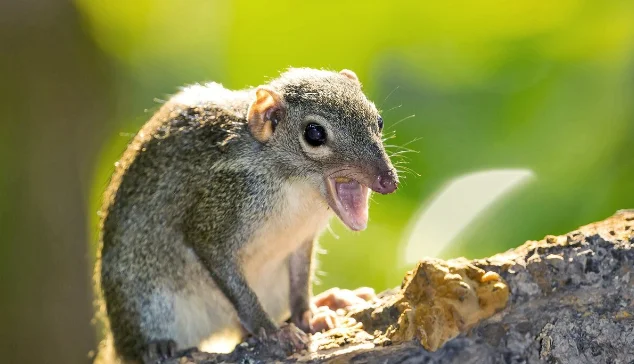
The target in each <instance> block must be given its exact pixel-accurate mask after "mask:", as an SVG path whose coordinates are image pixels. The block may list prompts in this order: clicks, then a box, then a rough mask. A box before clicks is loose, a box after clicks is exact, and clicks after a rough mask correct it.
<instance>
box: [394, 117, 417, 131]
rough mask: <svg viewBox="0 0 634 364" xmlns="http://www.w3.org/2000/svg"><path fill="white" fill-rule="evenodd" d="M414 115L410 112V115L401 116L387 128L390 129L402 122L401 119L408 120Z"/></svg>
mask: <svg viewBox="0 0 634 364" xmlns="http://www.w3.org/2000/svg"><path fill="white" fill-rule="evenodd" d="M415 116H416V115H415V114H412V115H410V116H406V117H404V118H402V119H401V120H399V121H397V122H395V123H394V124H392V125H390V127H389V128H388V130H390V129H392V128H394V127H395V126H397V125H398V124H400V123H402V122H403V121H405V120H409V119H411V118H413V117H415Z"/></svg>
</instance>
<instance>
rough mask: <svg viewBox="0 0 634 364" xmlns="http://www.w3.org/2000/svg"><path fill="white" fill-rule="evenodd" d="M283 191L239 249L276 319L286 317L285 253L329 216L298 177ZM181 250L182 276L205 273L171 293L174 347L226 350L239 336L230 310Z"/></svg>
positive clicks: (316, 230) (256, 288)
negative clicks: (272, 209)
mask: <svg viewBox="0 0 634 364" xmlns="http://www.w3.org/2000/svg"><path fill="white" fill-rule="evenodd" d="M285 195H286V198H285V199H283V200H282V201H280V204H279V206H278V207H277V208H276V209H275V211H277V213H275V214H272V215H271V216H268V217H267V219H268V220H267V222H266V223H265V224H263V228H262V229H260V230H259V231H258V232H257V233H256V234H254V238H253V240H252V241H251V242H250V243H249V244H247V245H246V248H245V250H244V251H243V252H242V254H241V257H242V261H243V269H244V274H245V276H246V279H247V281H248V282H249V285H250V287H251V288H252V289H253V290H254V291H255V293H256V295H257V296H258V299H259V300H260V303H261V304H262V306H263V307H264V309H265V311H266V312H267V313H268V314H269V315H270V316H271V317H272V318H273V319H274V320H277V321H278V322H282V321H283V320H284V319H286V318H288V317H289V276H288V274H289V273H288V266H287V258H288V256H289V255H290V254H291V253H292V252H293V251H295V250H296V249H297V248H298V247H299V246H300V245H301V244H303V243H304V242H306V241H308V240H311V239H313V238H314V237H316V236H318V235H319V234H320V232H321V231H322V230H323V229H324V228H325V227H326V225H327V223H328V219H329V218H330V216H331V212H330V210H329V209H328V207H327V205H326V204H325V203H323V202H321V201H322V199H321V197H320V196H318V193H317V192H316V191H314V189H312V188H309V187H308V186H306V185H304V184H303V183H300V182H296V183H291V184H289V187H287V191H286V194H285ZM306 201H312V202H311V203H309V202H306ZM187 256H188V258H187V260H188V262H187V263H188V264H187V266H188V268H187V270H189V272H187V274H188V276H190V275H189V274H192V275H191V276H197V277H203V276H204V277H205V279H195V280H192V281H191V282H192V285H190V286H189V287H188V289H187V292H191V294H188V295H183V294H182V293H180V294H179V295H177V296H176V295H175V297H174V298H173V302H174V308H175V313H176V322H175V327H174V333H173V334H174V336H173V337H174V338H175V340H176V342H177V344H178V346H179V347H180V348H187V347H193V346H198V347H199V348H200V349H201V350H204V351H210V352H229V351H231V350H233V348H234V346H235V345H236V344H237V343H239V341H240V339H241V336H242V331H241V326H240V324H239V321H238V318H237V315H236V312H235V310H234V309H233V306H232V305H231V304H230V303H229V301H228V300H227V299H226V298H225V297H224V294H223V293H222V292H221V291H220V290H219V289H218V288H217V287H216V285H215V283H214V282H213V280H212V279H211V278H209V277H208V274H207V272H205V271H204V267H203V266H202V265H201V264H200V263H199V261H198V259H197V258H196V256H195V255H194V254H193V252H189V253H188V254H187ZM191 276H190V277H191ZM193 282H198V283H197V284H194V283H193ZM163 298H165V297H163Z"/></svg>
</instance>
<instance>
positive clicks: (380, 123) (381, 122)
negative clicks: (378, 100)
mask: <svg viewBox="0 0 634 364" xmlns="http://www.w3.org/2000/svg"><path fill="white" fill-rule="evenodd" d="M378 123H379V131H380V130H383V118H382V117H380V116H379V119H378Z"/></svg>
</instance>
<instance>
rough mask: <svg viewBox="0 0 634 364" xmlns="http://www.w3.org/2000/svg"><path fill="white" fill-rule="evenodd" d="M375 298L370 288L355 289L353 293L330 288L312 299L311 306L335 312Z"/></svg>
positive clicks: (347, 290)
mask: <svg viewBox="0 0 634 364" xmlns="http://www.w3.org/2000/svg"><path fill="white" fill-rule="evenodd" d="M375 297H376V293H374V289H372V288H370V287H361V288H357V289H355V290H354V291H351V290H349V289H341V288H331V289H329V290H327V291H324V292H322V293H320V294H318V295H317V296H315V297H313V302H312V303H313V305H315V306H317V307H324V306H325V307H328V308H329V309H331V310H333V311H336V310H338V309H346V308H348V307H350V306H355V305H359V304H363V303H365V302H367V301H370V300H372V299H374V298H375Z"/></svg>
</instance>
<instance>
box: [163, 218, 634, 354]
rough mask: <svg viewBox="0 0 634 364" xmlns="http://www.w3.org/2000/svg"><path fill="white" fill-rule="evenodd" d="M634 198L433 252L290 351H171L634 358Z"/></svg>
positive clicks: (248, 347)
mask: <svg viewBox="0 0 634 364" xmlns="http://www.w3.org/2000/svg"><path fill="white" fill-rule="evenodd" d="M633 243H634V210H622V211H619V212H617V213H616V214H615V215H614V216H612V217H610V218H608V219H606V220H604V221H601V222H597V223H593V224H590V225H587V226H584V227H581V228H579V229H578V230H575V231H573V232H570V233H568V234H566V235H562V236H547V237H545V238H544V239H543V240H541V241H528V242H526V243H525V244H523V245H522V246H520V247H518V248H516V249H513V250H510V251H508V252H505V253H502V254H498V255H495V256H492V257H490V258H487V259H478V260H473V261H467V260H464V259H458V260H451V261H447V262H443V261H439V260H435V259H426V260H423V261H422V262H421V263H420V264H419V265H418V267H417V268H416V269H415V270H413V271H411V272H408V274H407V276H406V278H405V280H404V282H403V285H402V287H401V288H400V289H395V290H392V291H390V292H385V293H384V294H381V295H379V298H377V299H375V300H374V301H372V302H370V303H368V304H366V305H363V306H360V307H352V308H350V309H349V310H348V311H347V313H346V315H347V317H348V318H355V319H356V320H357V321H359V322H361V323H362V324H363V328H362V329H361V324H360V323H357V325H350V326H348V327H343V328H338V329H333V330H331V332H326V333H323V334H316V335H314V336H313V337H312V340H313V342H312V344H311V349H312V350H309V351H308V352H303V353H300V354H295V355H293V356H292V357H288V358H285V357H283V355H280V353H279V350H278V351H275V350H270V349H269V347H270V346H271V345H270V343H266V342H259V343H258V342H256V343H255V344H254V343H253V342H252V343H251V344H246V343H244V344H241V345H239V346H238V347H237V348H236V350H235V351H234V352H233V353H231V354H208V353H201V352H194V353H188V354H186V355H183V357H181V358H180V359H179V360H175V361H173V362H174V363H216V362H227V363H238V362H241V363H245V362H249V363H268V362H273V361H276V362H289V363H290V362H311V363H461V364H463V363H538V362H547V363H634V273H633V270H634V249H633V248H632V244H633Z"/></svg>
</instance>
